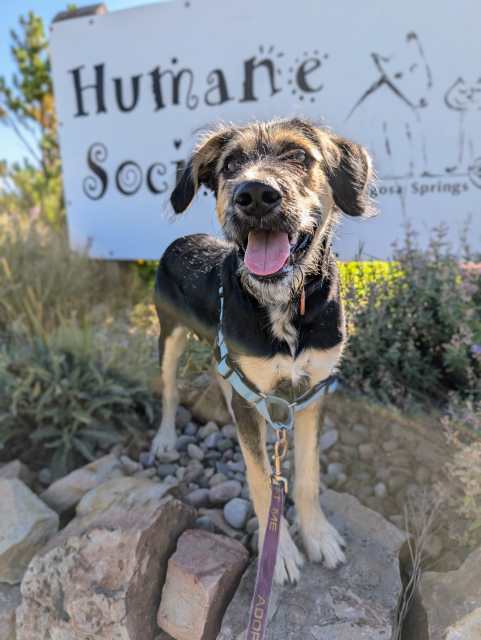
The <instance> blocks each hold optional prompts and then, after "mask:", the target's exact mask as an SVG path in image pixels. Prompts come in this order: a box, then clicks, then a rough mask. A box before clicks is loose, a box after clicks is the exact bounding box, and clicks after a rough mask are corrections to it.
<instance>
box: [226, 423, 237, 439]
mask: <svg viewBox="0 0 481 640" xmlns="http://www.w3.org/2000/svg"><path fill="white" fill-rule="evenodd" d="M222 435H223V436H224V438H229V439H230V440H236V441H237V427H236V426H235V424H226V425H224V426H223V427H222Z"/></svg>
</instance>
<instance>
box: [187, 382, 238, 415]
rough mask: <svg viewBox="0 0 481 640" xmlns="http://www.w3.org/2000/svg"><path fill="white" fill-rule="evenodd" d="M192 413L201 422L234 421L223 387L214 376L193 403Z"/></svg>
mask: <svg viewBox="0 0 481 640" xmlns="http://www.w3.org/2000/svg"><path fill="white" fill-rule="evenodd" d="M191 411H192V415H193V416H194V418H195V419H196V420H198V421H199V422H209V421H210V420H212V421H213V422H215V423H216V424H220V425H225V424H229V423H230V422H232V416H231V415H230V413H229V411H228V409H227V406H226V403H225V399H224V394H223V393H222V389H221V388H220V386H219V383H218V382H217V380H216V379H215V377H213V378H212V379H211V381H210V383H209V386H208V387H207V388H206V389H204V391H202V393H201V394H200V395H199V396H198V398H197V399H196V401H195V402H194V403H193V404H192V405H191Z"/></svg>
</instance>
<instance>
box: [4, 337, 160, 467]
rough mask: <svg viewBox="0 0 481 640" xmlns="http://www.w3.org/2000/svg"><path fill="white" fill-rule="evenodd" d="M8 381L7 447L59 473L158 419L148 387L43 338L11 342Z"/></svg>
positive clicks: (6, 371) (7, 358)
mask: <svg viewBox="0 0 481 640" xmlns="http://www.w3.org/2000/svg"><path fill="white" fill-rule="evenodd" d="M0 382H1V386H0V448H6V447H8V449H9V452H12V453H14V452H15V453H16V452H17V451H18V452H20V453H21V452H24V453H25V454H26V455H27V457H28V459H29V462H30V463H31V464H32V463H33V464H38V463H39V462H41V463H42V464H48V465H50V466H51V468H52V471H53V473H54V476H55V477H58V476H60V475H62V474H64V473H66V472H67V471H69V470H71V469H73V468H74V467H76V466H79V465H81V464H84V463H85V461H91V460H94V459H95V457H96V454H97V452H98V449H99V448H100V449H102V448H106V447H109V446H112V445H114V444H116V443H118V442H120V441H121V440H124V439H125V438H126V437H130V438H135V439H138V438H140V437H141V432H142V431H143V430H145V429H146V428H147V427H148V426H149V425H151V424H152V423H153V420H154V403H153V398H152V396H151V394H150V392H149V391H148V390H147V388H146V387H144V386H142V385H140V384H137V383H135V382H134V381H132V380H128V379H126V378H125V376H123V375H121V374H120V373H119V372H118V371H116V370H113V369H110V368H107V367H105V366H104V365H103V364H102V363H101V362H98V361H96V360H95V359H94V358H92V357H89V358H82V357H79V356H78V355H76V354H75V353H72V352H68V351H64V350H56V349H52V348H50V347H49V345H48V344H46V343H44V342H42V341H40V340H36V341H34V342H33V344H31V345H28V346H26V347H24V348H23V349H19V348H18V345H17V346H16V348H15V349H14V350H13V349H12V348H9V349H6V348H4V350H3V354H2V362H1V366H0Z"/></svg>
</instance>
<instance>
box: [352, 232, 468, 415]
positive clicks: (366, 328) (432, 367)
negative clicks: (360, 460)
mask: <svg viewBox="0 0 481 640" xmlns="http://www.w3.org/2000/svg"><path fill="white" fill-rule="evenodd" d="M364 269H365V268H364ZM388 273H389V277H387V278H382V277H381V278H378V277H377V276H376V277H375V278H370V279H368V278H367V277H365V278H364V279H363V280H362V286H361V288H360V290H359V288H356V282H357V281H356V280H354V282H353V284H354V286H350V287H349V286H348V287H346V290H345V295H346V297H347V308H348V323H349V329H350V340H349V344H348V347H347V349H346V352H345V356H344V359H343V362H342V376H343V378H344V380H345V381H346V383H347V384H348V385H349V386H350V387H352V388H355V389H358V390H361V391H364V392H368V393H371V394H373V395H375V396H377V397H378V398H380V399H381V400H387V401H390V402H394V403H396V404H400V405H404V404H406V403H407V402H411V401H413V400H426V399H428V398H429V399H434V400H435V401H440V402H442V401H445V400H446V399H447V394H448V393H449V392H456V393H459V394H461V395H464V396H469V395H470V394H477V393H479V391H480V374H481V366H480V364H481V363H480V361H479V358H477V357H476V356H475V355H474V354H473V352H472V347H473V344H474V342H475V341H476V334H477V331H478V329H479V317H480V309H479V308H478V307H477V305H476V303H475V302H473V293H474V292H476V291H478V292H479V290H480V289H481V286H480V284H479V282H480V280H479V277H478V276H470V275H469V274H467V273H465V272H464V271H463V269H462V267H461V265H460V263H459V261H458V259H457V258H456V257H454V256H453V255H452V254H451V252H450V249H449V246H448V245H447V243H446V242H445V231H444V230H443V229H439V230H437V232H436V233H435V234H434V235H433V238H432V240H431V242H430V245H429V247H428V249H427V250H420V249H419V248H418V247H417V246H416V244H415V243H414V240H413V237H412V236H411V235H409V234H408V236H407V238H406V243H405V245H404V246H403V247H401V248H397V249H396V250H395V256H394V264H393V265H392V266H391V267H390V269H389V271H388Z"/></svg>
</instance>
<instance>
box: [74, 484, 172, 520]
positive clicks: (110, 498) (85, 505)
mask: <svg viewBox="0 0 481 640" xmlns="http://www.w3.org/2000/svg"><path fill="white" fill-rule="evenodd" d="M172 489H173V485H171V484H161V483H159V482H152V480H149V479H147V478H139V477H135V478H130V477H127V478H114V479H113V480H107V482H104V483H103V484H101V485H100V486H99V487H96V488H95V489H92V491H89V492H88V493H86V494H85V495H84V497H83V498H82V500H80V502H79V503H78V505H77V515H78V516H84V515H86V514H87V513H92V512H94V511H97V512H99V511H105V510H106V509H109V508H110V507H111V506H112V505H113V504H118V505H120V506H122V507H123V508H124V509H130V508H132V507H134V506H143V505H146V504H147V503H149V502H153V503H156V504H158V503H159V502H160V500H161V499H162V498H163V497H164V496H165V495H166V494H167V493H169V492H170V491H172Z"/></svg>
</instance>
